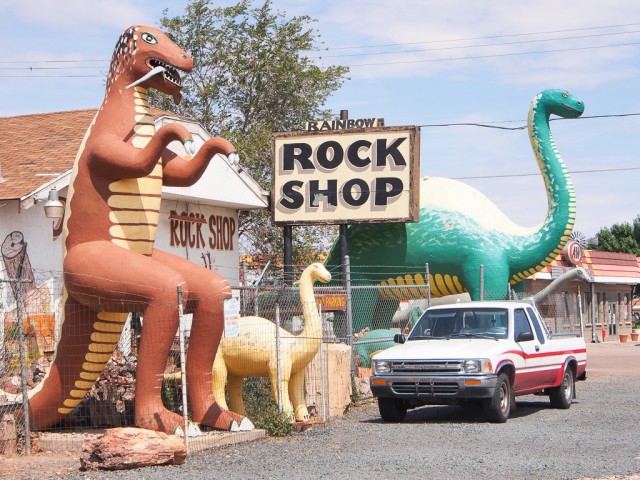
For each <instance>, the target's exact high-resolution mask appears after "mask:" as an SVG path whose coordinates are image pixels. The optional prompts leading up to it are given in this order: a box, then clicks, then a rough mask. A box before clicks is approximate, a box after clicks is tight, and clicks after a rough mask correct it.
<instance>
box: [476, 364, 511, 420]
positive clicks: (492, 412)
mask: <svg viewBox="0 0 640 480" xmlns="http://www.w3.org/2000/svg"><path fill="white" fill-rule="evenodd" d="M512 398H513V395H512V394H511V382H510V381H509V377H508V376H507V374H506V373H501V374H500V375H498V380H497V382H496V389H495V391H494V393H493V397H491V398H487V399H486V400H484V402H483V404H482V408H483V410H484V416H485V417H487V420H489V421H490V422H492V423H504V422H506V421H507V418H509V413H510V412H511V399H512Z"/></svg>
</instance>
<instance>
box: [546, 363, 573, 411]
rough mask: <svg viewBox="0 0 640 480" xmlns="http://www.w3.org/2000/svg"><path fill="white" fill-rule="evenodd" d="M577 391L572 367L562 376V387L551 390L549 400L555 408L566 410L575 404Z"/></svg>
mask: <svg viewBox="0 0 640 480" xmlns="http://www.w3.org/2000/svg"><path fill="white" fill-rule="evenodd" d="M575 389H576V379H575V377H574V375H573V370H572V369H571V367H569V366H567V368H566V369H565V371H564V374H563V375H562V382H560V386H558V387H554V388H550V389H549V400H551V406H552V407H554V408H562V409H563V410H566V409H567V408H569V407H570V406H571V403H573V395H574V393H575Z"/></svg>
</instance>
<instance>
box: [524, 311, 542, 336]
mask: <svg viewBox="0 0 640 480" xmlns="http://www.w3.org/2000/svg"><path fill="white" fill-rule="evenodd" d="M527 313H528V314H529V318H531V323H533V328H534V329H535V330H536V335H537V336H538V340H540V343H544V342H545V336H544V333H543V332H542V327H540V317H538V315H536V311H535V310H534V309H533V308H531V307H528V308H527Z"/></svg>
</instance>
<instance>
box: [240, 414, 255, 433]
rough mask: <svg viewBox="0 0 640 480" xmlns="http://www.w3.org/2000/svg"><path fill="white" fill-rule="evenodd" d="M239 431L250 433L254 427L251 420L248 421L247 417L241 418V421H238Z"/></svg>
mask: <svg viewBox="0 0 640 480" xmlns="http://www.w3.org/2000/svg"><path fill="white" fill-rule="evenodd" d="M239 428H240V431H241V432H250V431H251V430H253V429H255V428H256V427H255V425H254V424H253V422H252V421H251V420H249V419H248V418H247V417H242V420H240V426H239Z"/></svg>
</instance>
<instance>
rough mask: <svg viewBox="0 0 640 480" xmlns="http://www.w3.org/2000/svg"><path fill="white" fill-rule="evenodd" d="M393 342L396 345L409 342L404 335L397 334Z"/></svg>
mask: <svg viewBox="0 0 640 480" xmlns="http://www.w3.org/2000/svg"><path fill="white" fill-rule="evenodd" d="M393 341H394V342H395V343H404V342H406V341H407V339H406V338H405V336H404V335H403V334H401V333H396V334H395V335H394V336H393Z"/></svg>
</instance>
